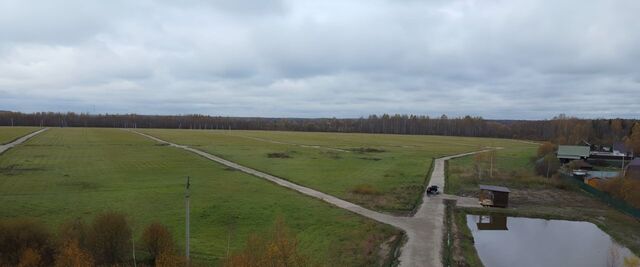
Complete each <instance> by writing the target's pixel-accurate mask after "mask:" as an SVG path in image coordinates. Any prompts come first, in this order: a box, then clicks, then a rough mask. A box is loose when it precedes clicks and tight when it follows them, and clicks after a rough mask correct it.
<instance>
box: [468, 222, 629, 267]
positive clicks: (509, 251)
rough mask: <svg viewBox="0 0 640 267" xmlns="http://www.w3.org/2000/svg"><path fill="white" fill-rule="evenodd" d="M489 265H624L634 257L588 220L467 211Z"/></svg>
mask: <svg viewBox="0 0 640 267" xmlns="http://www.w3.org/2000/svg"><path fill="white" fill-rule="evenodd" d="M467 225H468V226H469V229H470V230H471V233H472V234H473V238H474V239H475V247H476V250H477V251H478V256H479V257H480V260H482V263H483V264H484V265H485V266H486V267H502V266H504V267H511V266H536V267H537V266H585V267H587V266H594V267H602V266H623V262H624V259H625V258H628V257H633V256H634V255H633V253H632V252H631V251H629V249H627V248H625V247H623V246H621V245H619V244H618V243H616V242H615V241H613V240H612V239H611V237H609V235H607V234H606V233H605V232H603V231H602V230H600V229H599V228H598V227H597V226H595V225H594V224H592V223H589V222H573V221H562V220H543V219H532V218H520V217H505V216H487V215H467Z"/></svg>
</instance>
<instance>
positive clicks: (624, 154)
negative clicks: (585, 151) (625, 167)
mask: <svg viewBox="0 0 640 267" xmlns="http://www.w3.org/2000/svg"><path fill="white" fill-rule="evenodd" d="M589 159H591V160H606V161H609V162H611V161H615V162H619V161H621V160H632V159H633V153H631V149H629V148H628V147H627V146H626V145H625V144H624V143H623V142H617V143H614V144H613V146H612V148H611V149H603V150H591V153H590V155H589Z"/></svg>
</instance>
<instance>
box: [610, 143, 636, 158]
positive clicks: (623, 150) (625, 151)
mask: <svg viewBox="0 0 640 267" xmlns="http://www.w3.org/2000/svg"><path fill="white" fill-rule="evenodd" d="M613 153H615V154H621V155H625V156H629V157H630V156H632V152H631V149H629V147H628V146H627V145H626V144H625V143H623V142H616V143H614V144H613Z"/></svg>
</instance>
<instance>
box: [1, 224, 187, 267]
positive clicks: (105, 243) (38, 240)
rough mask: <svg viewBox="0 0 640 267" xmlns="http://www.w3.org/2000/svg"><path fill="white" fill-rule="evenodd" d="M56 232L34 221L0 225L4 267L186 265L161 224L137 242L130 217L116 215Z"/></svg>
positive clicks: (147, 227) (146, 231)
mask: <svg viewBox="0 0 640 267" xmlns="http://www.w3.org/2000/svg"><path fill="white" fill-rule="evenodd" d="M57 229H58V230H57V232H55V233H51V232H50V231H49V228H48V227H47V226H46V225H44V224H42V222H40V221H39V220H35V219H27V218H12V219H2V220H0V251H2V253H0V266H29V267H38V266H56V267H57V266H59V267H66V266H133V265H134V262H137V263H138V264H144V265H148V266H182V265H184V263H185V260H184V256H182V255H180V254H179V253H178V250H177V247H176V245H175V242H174V239H173V236H172V235H171V233H170V232H169V230H168V229H167V228H166V227H165V226H164V225H162V224H160V223H151V224H149V225H148V226H146V227H145V228H144V230H143V232H142V235H141V236H140V237H139V238H138V241H137V242H136V241H135V240H134V239H136V237H135V236H133V235H132V229H131V226H130V224H129V223H128V219H127V216H126V215H125V214H122V213H118V212H105V213H101V214H97V215H96V216H95V218H93V220H92V221H91V222H90V223H87V222H85V221H84V220H82V219H73V220H69V221H67V222H65V223H63V224H62V225H60V226H59V227H58V228H57ZM135 244H137V245H136V246H135V247H134V245H135ZM134 251H135V254H134ZM134 255H136V257H135V258H134Z"/></svg>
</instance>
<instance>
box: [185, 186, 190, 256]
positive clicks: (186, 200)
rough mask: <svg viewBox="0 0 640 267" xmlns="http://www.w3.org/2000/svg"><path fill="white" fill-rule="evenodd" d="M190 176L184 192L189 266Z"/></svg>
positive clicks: (186, 245)
mask: <svg viewBox="0 0 640 267" xmlns="http://www.w3.org/2000/svg"><path fill="white" fill-rule="evenodd" d="M189 186H190V183H189V176H187V188H186V189H185V193H184V202H185V206H186V210H187V211H186V212H187V214H186V220H185V223H186V227H185V229H186V241H185V257H186V258H187V266H189V265H190V264H189Z"/></svg>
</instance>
